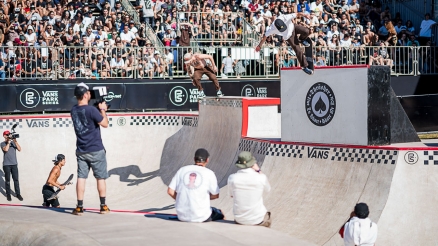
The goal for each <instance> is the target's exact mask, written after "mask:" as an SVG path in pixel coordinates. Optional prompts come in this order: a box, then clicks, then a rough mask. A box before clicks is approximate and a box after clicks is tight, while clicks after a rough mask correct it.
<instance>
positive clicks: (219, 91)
mask: <svg viewBox="0 0 438 246" xmlns="http://www.w3.org/2000/svg"><path fill="white" fill-rule="evenodd" d="M216 95H217V96H218V97H223V96H224V94H222V91H221V90H220V89H219V90H218V91H217V92H216Z"/></svg>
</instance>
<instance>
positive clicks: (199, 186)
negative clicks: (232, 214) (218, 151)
mask: <svg viewBox="0 0 438 246" xmlns="http://www.w3.org/2000/svg"><path fill="white" fill-rule="evenodd" d="M209 157H210V154H209V153H208V151H207V150H205V149H198V150H196V152H195V158H194V161H195V164H194V165H187V166H184V167H181V168H180V169H179V170H178V172H177V173H176V174H175V176H174V177H173V178H172V181H171V182H170V184H169V188H168V189H167V194H169V195H170V196H171V197H172V198H173V199H175V209H176V214H177V216H178V219H179V220H181V221H185V222H208V221H215V220H222V219H224V215H223V213H222V211H221V210H220V209H217V208H214V207H211V206H210V200H214V199H217V198H219V186H218V184H217V178H216V175H215V174H214V172H213V171H211V170H210V169H208V168H206V165H207V164H208V162H209V160H210V159H209Z"/></svg>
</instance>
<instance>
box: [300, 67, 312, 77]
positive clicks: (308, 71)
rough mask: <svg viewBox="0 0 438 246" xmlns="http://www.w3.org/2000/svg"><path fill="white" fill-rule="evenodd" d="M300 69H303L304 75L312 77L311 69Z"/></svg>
mask: <svg viewBox="0 0 438 246" xmlns="http://www.w3.org/2000/svg"><path fill="white" fill-rule="evenodd" d="M301 69H303V71H304V72H305V73H307V74H308V75H312V74H313V71H312V70H311V69H309V68H307V67H302V68H301Z"/></svg>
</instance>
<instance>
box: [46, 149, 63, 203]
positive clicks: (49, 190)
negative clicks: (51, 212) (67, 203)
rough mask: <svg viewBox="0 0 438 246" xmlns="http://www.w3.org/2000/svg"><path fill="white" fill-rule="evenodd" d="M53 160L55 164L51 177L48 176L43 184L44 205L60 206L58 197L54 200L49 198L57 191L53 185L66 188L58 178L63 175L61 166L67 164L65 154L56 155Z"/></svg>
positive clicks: (61, 188)
mask: <svg viewBox="0 0 438 246" xmlns="http://www.w3.org/2000/svg"><path fill="white" fill-rule="evenodd" d="M53 162H54V164H55V166H54V167H53V168H52V171H50V174H49V178H47V181H46V184H45V185H44V186H43V198H44V203H43V206H45V207H50V206H52V207H54V208H55V207H56V208H59V201H58V198H55V199H52V200H47V199H49V198H50V197H51V196H52V195H53V194H54V193H55V189H54V188H53V187H58V189H60V190H64V189H65V186H64V185H61V184H60V183H59V182H58V178H59V176H60V175H61V168H62V167H63V166H64V165H65V156H64V155H63V154H59V155H57V156H56V157H55V160H53Z"/></svg>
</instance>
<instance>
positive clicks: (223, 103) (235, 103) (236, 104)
mask: <svg viewBox="0 0 438 246" xmlns="http://www.w3.org/2000/svg"><path fill="white" fill-rule="evenodd" d="M201 104H203V105H208V106H220V107H233V108H241V107H242V101H241V100H233V99H218V100H216V99H215V98H206V99H204V100H202V101H201Z"/></svg>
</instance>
